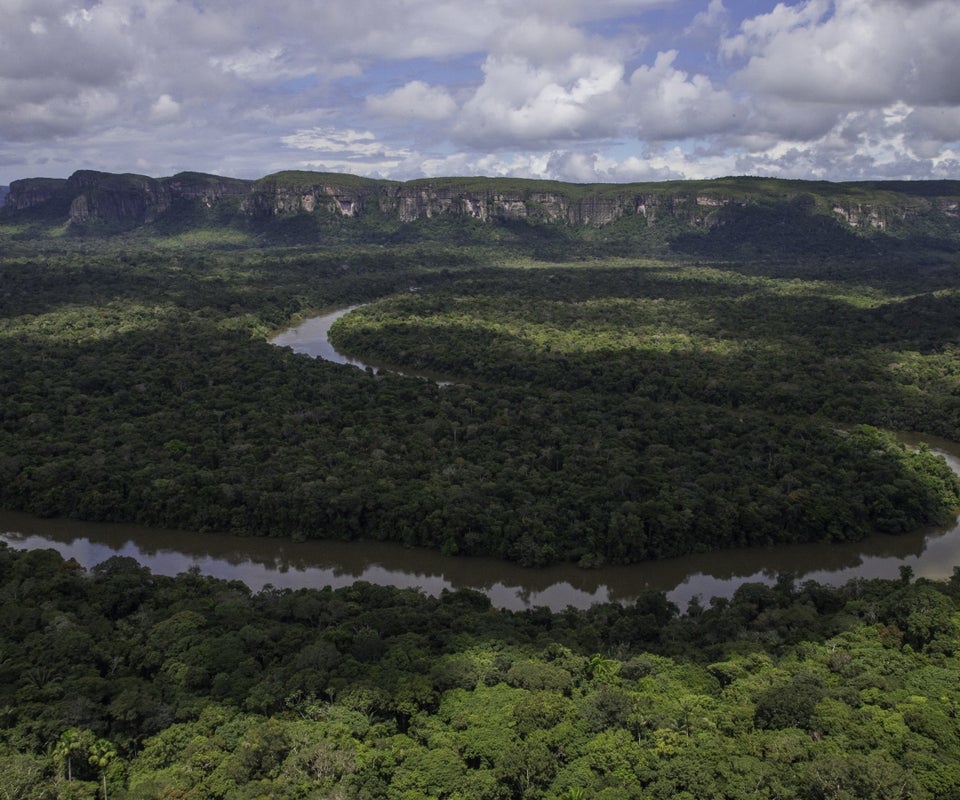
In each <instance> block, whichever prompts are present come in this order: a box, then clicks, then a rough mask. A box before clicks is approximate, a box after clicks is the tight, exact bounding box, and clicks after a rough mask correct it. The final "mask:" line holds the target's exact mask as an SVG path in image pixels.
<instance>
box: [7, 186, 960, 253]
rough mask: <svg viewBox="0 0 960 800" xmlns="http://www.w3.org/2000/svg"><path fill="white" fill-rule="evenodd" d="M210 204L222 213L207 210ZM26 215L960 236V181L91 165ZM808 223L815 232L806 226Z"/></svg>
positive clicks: (69, 220) (58, 221)
mask: <svg viewBox="0 0 960 800" xmlns="http://www.w3.org/2000/svg"><path fill="white" fill-rule="evenodd" d="M758 209H761V210H765V211H764V212H763V213H757V210H758ZM770 209H776V212H775V213H770ZM210 210H213V211H215V212H216V213H215V215H214V217H211V216H210V215H209V214H208V215H206V216H204V212H205V211H210ZM27 212H30V213H32V214H33V215H34V217H37V216H39V215H45V218H46V219H47V220H48V221H49V222H50V224H55V225H58V226H62V225H64V224H65V225H67V226H68V229H70V228H73V229H77V230H83V231H84V232H91V231H92V232H96V231H97V230H98V229H100V230H103V231H104V232H110V231H113V230H118V229H122V230H128V229H131V228H136V227H138V226H142V225H151V224H153V223H159V222H163V221H165V220H170V219H174V218H175V219H176V220H177V224H178V225H180V226H181V227H189V226H190V225H198V226H199V225H209V224H217V225H224V224H229V225H240V226H254V227H257V226H259V229H263V228H264V226H268V227H269V225H270V224H271V221H272V220H273V221H275V220H280V221H283V220H286V219H291V218H293V219H313V220H315V222H316V224H315V225H314V226H313V227H312V228H310V227H309V226H308V227H307V228H304V229H303V230H308V231H314V232H315V233H316V235H318V236H319V235H321V232H322V231H323V230H326V229H325V228H324V227H323V226H324V224H325V223H326V222H330V221H333V222H336V223H337V225H340V226H342V225H347V226H350V225H354V226H359V227H358V228H357V230H363V229H364V228H363V226H364V225H367V226H368V227H369V226H372V225H374V221H375V222H376V224H377V225H380V226H381V230H382V228H383V226H384V225H387V226H390V225H393V226H398V225H399V226H402V225H409V224H412V223H417V222H419V221H422V220H431V219H437V218H448V219H450V220H456V219H463V220H472V221H476V222H479V223H485V224H497V223H510V222H525V223H529V224H531V225H559V226H568V227H571V226H572V227H575V228H579V227H592V228H603V227H605V226H610V225H612V224H614V223H617V222H618V221H620V220H624V219H626V218H631V219H634V220H635V221H636V223H637V224H639V225H640V226H641V228H660V227H662V226H663V225H666V226H667V227H669V228H670V229H671V230H672V231H677V232H682V231H687V232H690V233H696V232H698V231H699V232H705V231H711V230H713V229H715V228H721V227H724V226H736V225H737V224H741V225H743V224H747V223H749V225H750V226H752V227H751V231H753V230H754V229H756V228H758V227H762V226H763V225H764V224H767V222H770V224H773V222H771V221H775V224H776V225H777V226H782V225H784V224H786V225H789V224H790V220H791V219H800V218H810V217H816V218H817V219H820V220H828V221H829V222H830V224H832V225H835V226H837V225H839V226H841V227H842V229H843V230H845V231H848V232H851V233H855V234H857V235H874V234H892V235H898V232H902V231H908V230H911V229H916V230H917V231H920V230H923V231H926V232H928V233H929V231H931V230H934V231H936V235H937V236H941V237H943V236H946V237H947V238H949V239H950V240H956V241H958V242H960V182H957V181H918V182H912V183H908V182H873V183H823V182H806V181H780V180H772V179H760V178H722V179H717V180H709V181H675V182H669V183H646V184H593V185H583V184H568V183H560V182H555V181H535V180H520V179H508V178H438V179H423V180H415V181H408V182H397V181H385V180H373V179H368V178H361V177H357V176H352V175H342V174H333V173H320V172H281V173H277V174H275V175H271V176H268V177H266V178H262V179H260V180H256V181H245V180H238V179H234V178H223V177H219V176H215V175H205V174H202V173H193V172H190V173H186V172H185V173H180V174H178V175H174V176H173V177H169V178H150V177H147V176H143V175H130V174H124V175H115V174H110V173H105V172H95V171H90V170H83V171H80V172H76V173H74V174H73V175H72V176H70V178H67V179H65V180H63V179H48V178H33V179H27V180H20V181H14V182H13V183H12V184H11V186H10V191H9V194H8V195H7V197H6V199H5V203H4V205H3V210H2V216H3V218H4V219H11V218H16V217H17V215H18V214H22V213H27ZM211 219H214V220H215V222H214V223H211ZM745 219H746V220H747V223H745V222H744V220H745ZM806 230H812V228H810V226H809V225H807V227H806ZM751 235H753V233H751ZM728 238H729V237H728Z"/></svg>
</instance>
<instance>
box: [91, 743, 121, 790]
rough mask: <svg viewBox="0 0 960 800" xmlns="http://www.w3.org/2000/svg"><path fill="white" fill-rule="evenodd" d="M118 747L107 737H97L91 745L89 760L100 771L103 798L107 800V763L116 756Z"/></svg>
mask: <svg viewBox="0 0 960 800" xmlns="http://www.w3.org/2000/svg"><path fill="white" fill-rule="evenodd" d="M116 755H117V748H115V747H114V746H113V744H112V743H111V742H109V741H107V740H106V739H97V741H95V742H94V743H93V744H92V745H91V746H90V755H89V757H88V759H87V760H88V761H89V762H90V764H91V765H92V766H94V767H96V768H97V770H99V772H100V777H101V779H102V780H103V800H107V765H108V764H109V763H110V762H111V761H113V759H114V758H116Z"/></svg>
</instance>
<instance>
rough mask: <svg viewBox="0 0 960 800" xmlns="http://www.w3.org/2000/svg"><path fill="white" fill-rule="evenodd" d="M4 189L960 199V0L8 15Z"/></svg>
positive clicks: (37, 10)
mask: <svg viewBox="0 0 960 800" xmlns="http://www.w3.org/2000/svg"><path fill="white" fill-rule="evenodd" d="M0 19H2V20H3V24H2V26H0V184H8V183H9V182H10V181H12V180H15V179H17V178H27V177H36V176H44V177H66V176H68V175H70V174H71V173H72V172H73V171H75V170H77V169H99V170H105V171H108V172H136V173H140V174H145V175H151V176H154V177H161V176H167V175H173V174H175V173H177V172H180V171H185V170H192V171H198V172H209V173H214V174H218V175H226V176H231V177H239V178H259V177H262V176H264V175H267V174H270V173H273V172H277V171H279V170H285V169H306V170H317V171H324V172H348V173H352V174H356V175H365V176H369V177H376V178H390V179H395V180H407V179H410V178H419V177H436V176H452V175H457V176H464V175H487V176H516V177H528V178H549V179H556V180H563V181H572V182H576V183H591V182H632V181H656V180H668V179H677V178H711V177H720V176H724V175H764V176H776V177H784V178H802V179H817V180H833V181H842V180H872V179H929V178H952V179H960V2H958V0H806V1H805V2H803V1H794V0H787V1H786V2H782V3H775V2H772V1H771V0H349V2H348V1H347V0H310V1H308V0H273V1H272V2H270V3H264V2H261V1H260V0H101V1H100V2H94V1H93V0H0Z"/></svg>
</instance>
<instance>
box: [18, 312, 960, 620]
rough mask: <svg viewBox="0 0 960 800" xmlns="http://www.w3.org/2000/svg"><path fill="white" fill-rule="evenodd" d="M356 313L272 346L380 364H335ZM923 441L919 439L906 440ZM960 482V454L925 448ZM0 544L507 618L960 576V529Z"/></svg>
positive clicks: (57, 538)
mask: <svg viewBox="0 0 960 800" xmlns="http://www.w3.org/2000/svg"><path fill="white" fill-rule="evenodd" d="M350 310H352V308H350V309H341V310H339V311H336V312H332V313H330V314H326V315H324V316H321V317H316V318H314V319H311V320H307V321H306V322H304V323H302V324H301V325H298V326H297V327H296V328H291V329H290V330H288V331H285V332H284V333H282V334H280V335H279V336H277V337H276V338H274V339H273V340H272V341H273V343H274V344H276V345H279V346H286V347H291V348H293V349H294V350H295V351H296V352H300V353H306V354H308V355H310V356H313V357H319V358H326V359H328V360H331V361H337V362H339V363H343V364H351V365H353V366H355V367H358V368H360V369H367V368H368V367H370V366H371V365H368V364H364V363H362V362H360V361H357V360H356V359H350V358H349V357H347V356H345V355H343V354H342V353H338V352H337V351H336V350H335V349H334V348H333V347H332V346H331V345H330V343H329V340H328V339H327V331H329V328H330V325H331V324H332V323H333V322H334V321H335V320H336V319H337V318H338V317H339V316H341V315H342V314H345V313H348V312H349V311H350ZM904 439H905V440H906V441H907V442H908V443H911V442H914V441H917V440H918V439H917V438H916V437H914V438H911V437H904ZM924 441H926V442H927V443H928V444H929V445H930V447H931V448H932V449H933V450H934V451H935V452H939V453H941V454H942V455H943V456H944V457H945V458H946V459H947V461H948V462H949V463H950V465H951V466H952V467H953V468H954V470H956V471H958V472H960V445H957V444H954V443H951V442H946V441H943V440H940V439H934V438H930V437H924ZM0 541H5V542H7V543H8V544H9V545H11V546H13V547H19V548H30V549H37V548H53V549H55V550H57V551H58V552H60V553H61V554H62V555H63V556H64V557H66V558H74V559H76V560H77V561H78V562H79V563H80V564H82V565H83V566H84V567H88V568H89V567H92V566H94V565H96V564H99V563H101V562H102V561H105V560H106V559H107V558H110V557H111V556H114V555H122V556H130V557H133V558H135V559H137V561H139V562H140V563H142V564H143V565H145V566H147V567H149V568H150V569H151V570H152V571H153V572H155V573H158V574H162V575H176V574H178V573H180V572H184V571H186V570H188V569H198V570H199V571H200V572H201V573H202V574H205V575H212V576H215V577H218V578H226V579H231V580H240V581H243V582H244V583H246V584H247V585H248V586H250V588H251V589H253V590H255V591H258V590H260V589H262V588H264V587H265V586H273V587H276V588H303V587H317V588H319V587H323V586H332V587H334V588H337V587H342V586H347V585H349V584H352V583H353V582H354V581H358V580H362V581H368V582H370V583H375V584H381V585H389V586H397V587H408V588H417V589H420V590H421V591H424V592H427V593H430V594H434V595H436V594H439V593H440V592H441V591H442V590H444V589H460V588H470V589H475V590H478V591H481V592H483V593H485V594H486V595H487V596H488V597H489V598H490V599H491V601H492V602H493V604H494V605H496V606H497V607H499V608H510V609H515V610H519V609H524V608H531V607H535V606H545V607H548V608H550V609H552V610H554V611H558V610H562V609H564V608H566V607H567V606H574V607H577V608H585V607H588V606H590V605H593V604H595V603H600V602H608V601H617V602H629V601H630V600H631V599H632V598H635V597H637V596H638V595H639V594H640V593H642V592H644V591H647V590H657V591H663V592H666V594H667V596H668V598H669V599H670V600H672V601H673V602H674V603H676V604H677V605H678V606H679V607H680V608H681V609H683V608H685V607H686V605H687V603H688V602H689V601H690V600H691V599H692V598H693V597H695V596H699V597H700V598H702V599H703V600H704V601H705V602H706V601H708V600H709V599H710V598H711V597H730V596H732V595H733V593H734V592H735V591H736V589H737V587H738V586H740V585H741V584H742V583H745V582H748V581H755V582H762V583H767V584H772V583H773V582H774V581H775V580H776V577H777V575H778V574H779V573H781V572H790V573H792V574H794V575H795V576H796V577H797V579H798V580H800V581H805V580H814V581H818V582H820V583H826V584H831V585H839V584H842V583H844V582H846V581H848V580H850V579H851V578H857V577H861V578H895V577H897V575H898V574H899V570H900V567H901V566H909V567H910V568H912V569H913V572H914V574H915V575H916V576H918V577H927V578H935V579H937V578H946V577H949V576H950V575H951V574H952V572H953V566H954V565H955V564H956V565H960V521H958V522H955V523H954V525H952V526H948V527H946V528H941V529H936V530H926V531H918V532H915V533H912V534H905V535H899V536H886V535H876V536H873V537H870V538H868V539H866V540H864V541H861V542H856V543H850V544H805V545H779V546H776V547H766V548H749V549H743V550H734V551H725V552H718V553H707V554H699V555H691V556H684V557H681V558H674V559H667V560H664V561H658V562H651V563H644V564H635V565H632V566H629V567H604V568H601V569H596V570H582V569H579V568H577V567H575V566H572V565H559V566H554V567H548V568H543V569H524V568H521V567H518V566H515V565H512V564H506V563H504V562H501V561H497V560H494V559H484V558H458V557H456V556H442V555H440V554H439V553H436V552H433V551H428V550H420V549H410V548H404V547H401V546H400V545H393V544H384V543H371V542H336V541H321V540H312V541H307V542H293V541H290V540H288V539H265V538H254V537H250V538H242V537H236V536H230V535H225V534H209V533H206V534H198V533H190V532H185V531H173V530H158V529H155V528H144V527H139V526H135V525H127V524H103V523H85V522H75V521H72V520H45V519H38V518H36V517H32V516H30V515H27V514H19V513H13V512H0Z"/></svg>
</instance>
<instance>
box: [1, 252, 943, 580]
mask: <svg viewBox="0 0 960 800" xmlns="http://www.w3.org/2000/svg"><path fill="white" fill-rule="evenodd" d="M507 255H510V254H509V253H507ZM504 258H505V255H504V253H503V252H501V251H498V250H490V251H488V250H483V249H480V248H472V249H465V250H452V249H449V248H446V247H442V246H419V247H413V246H409V247H394V248H354V249H343V248H334V249H333V250H332V251H327V250H319V251H318V250H316V249H313V250H308V249H305V248H303V249H302V248H289V249H268V250H263V249H258V250H249V249H241V250H234V249H230V248H219V249H213V248H199V247H192V246H191V247H184V248H174V247H172V246H170V244H169V243H168V244H167V245H166V246H165V247H157V248H156V249H154V250H150V251H147V250H143V249H138V250H135V251H133V250H122V249H120V248H119V247H118V245H117V244H116V243H115V242H107V243H104V242H102V241H94V242H76V241H74V240H67V241H66V242H65V243H64V242H59V241H53V242H48V243H46V244H43V245H38V244H30V245H29V246H28V245H26V244H22V243H11V246H10V247H9V248H8V249H6V250H5V251H4V255H3V259H2V263H0V275H2V282H0V291H2V296H0V304H2V314H3V316H2V317H0V340H2V343H3V347H2V348H0V367H2V368H0V382H2V386H0V391H2V393H3V405H2V410H0V414H2V418H0V503H2V505H3V506H4V507H6V508H9V509H17V510H27V511H32V512H34V513H38V514H43V515H57V516H71V517H78V518H84V519H92V520H118V521H124V520H126V521H136V522H140V523H146V524H151V525H160V526H166V527H176V528H185V529H191V530H203V529H214V530H225V531H234V532H237V533H244V534H255V535H274V536H278V535H279V536H283V535H286V536H295V537H327V538H344V539H347V538H351V539H352V538H375V539H389V540H394V541H400V542H403V543H406V544H410V545H425V546H428V547H434V548H440V549H443V550H444V551H445V552H449V553H455V552H456V553H462V554H486V555H494V556H497V557H501V558H506V559H511V560H515V561H518V562H520V563H522V564H529V565H537V564H544V563H549V562H551V561H557V560H573V561H580V562H582V563H584V564H585V565H592V564H598V563H603V562H606V563H628V562H631V561H637V560H639V559H647V558H657V557H662V556H667V555H676V554H680V553H686V552H691V551H696V550H705V549H712V548H718V547H731V546H741V545H748V544H762V543H767V542H783V541H811V540H851V539H857V538H861V537H863V536H864V535H866V534H867V533H869V532H871V531H874V530H881V531H886V532H890V533H896V532H898V531H904V530H909V529H913V528H916V527H918V526H920V525H923V524H928V523H932V522H939V521H942V520H943V519H945V518H947V517H948V516H949V514H950V513H951V512H952V509H953V508H954V507H956V506H957V504H958V484H957V482H956V479H955V478H954V476H953V475H952V474H951V473H950V471H949V470H948V469H947V467H946V465H945V464H944V463H943V462H942V460H939V459H936V458H934V457H933V456H931V455H930V453H928V452H926V451H925V450H922V449H921V450H920V451H914V450H911V449H908V448H905V447H903V446H901V445H900V444H898V443H897V441H896V440H895V438H894V437H893V436H892V435H891V434H890V433H888V432H887V431H899V430H913V431H919V432H924V433H928V434H935V435H940V436H944V437H946V438H952V439H954V440H955V439H957V438H960V392H958V381H960V378H958V374H960V366H958V364H960V361H958V352H960V351H958V349H957V344H958V342H957V339H958V329H957V323H956V303H957V292H958V289H957V288H956V287H955V279H954V271H953V269H952V267H951V268H949V269H948V268H947V267H946V266H945V265H944V264H941V263H937V264H933V265H927V266H923V267H919V266H916V265H914V266H913V267H910V266H908V265H901V268H900V269H899V270H896V271H894V270H892V268H891V267H890V266H889V265H886V266H885V267H884V268H883V269H879V268H875V267H874V266H873V265H871V264H866V265H863V264H853V265H852V266H851V265H850V264H846V263H839V262H838V263H832V262H831V263H827V264H819V263H818V264H816V265H810V264H807V263H797V264H794V263H791V264H782V263H779V262H776V263H774V264H766V263H759V264H758V263H754V262H751V263H740V262H737V263H711V264H710V265H698V264H695V263H688V262H686V261H683V260H674V261H664V260H641V259H605V260H597V259H591V260H588V261H576V262H572V263H553V262H549V263H545V262H539V261H535V260H529V259H526V260H523V259H522V254H521V255H517V254H514V255H513V256H511V257H510V258H509V259H508V260H507V262H503V259H504ZM497 261H499V262H501V263H497ZM411 288H416V289H418V291H416V292H411V291H410V289H411ZM361 301H367V302H369V301H377V302H374V303H373V305H371V306H368V307H366V308H363V309H361V310H358V311H357V312H355V313H354V314H351V315H349V316H348V317H346V318H344V319H343V320H341V321H340V322H339V323H338V326H337V327H335V329H334V331H333V334H334V336H335V337H337V338H336V341H338V342H339V343H340V344H341V345H342V346H343V347H345V348H347V349H348V350H352V351H355V352H357V353H358V354H363V355H365V356H371V357H373V356H376V357H377V358H378V359H379V360H381V361H387V362H392V363H396V364H399V365H410V366H415V367H427V368H430V369H432V370H435V371H438V372H441V373H444V374H446V375H447V376H448V377H449V378H450V379H451V381H452V383H451V384H450V385H444V386H438V385H437V384H435V383H433V382H430V381H424V380H416V379H410V378H404V377H400V376H397V375H390V374H386V375H382V376H378V377H374V376H372V375H370V374H366V373H363V372H361V371H358V370H355V369H352V368H349V367H346V366H339V365H335V364H330V363H326V362H322V361H315V360H312V359H309V358H307V357H304V356H299V355H295V354H293V353H291V352H289V351H286V350H282V349H280V348H277V347H273V346H271V345H270V344H268V343H267V338H268V334H269V333H270V331H272V330H276V329H278V328H280V327H282V326H283V325H286V324H288V323H290V322H291V321H293V320H296V319H300V318H303V317H304V316H308V315H309V314H310V313H311V312H312V311H314V310H316V309H321V308H326V307H331V306H335V305H338V304H343V305H346V304H349V303H356V302H361Z"/></svg>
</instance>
